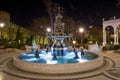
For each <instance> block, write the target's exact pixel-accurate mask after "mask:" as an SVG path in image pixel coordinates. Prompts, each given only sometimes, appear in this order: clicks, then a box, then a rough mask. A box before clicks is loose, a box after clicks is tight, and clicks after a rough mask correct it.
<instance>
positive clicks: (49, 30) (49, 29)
mask: <svg viewBox="0 0 120 80" xmlns="http://www.w3.org/2000/svg"><path fill="white" fill-rule="evenodd" d="M47 32H48V35H49V33H50V32H51V28H47ZM48 46H49V38H48Z"/></svg>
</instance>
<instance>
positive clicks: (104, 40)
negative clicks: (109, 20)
mask: <svg viewBox="0 0 120 80" xmlns="http://www.w3.org/2000/svg"><path fill="white" fill-rule="evenodd" d="M103 27H104V26H103ZM105 44H106V31H105V28H103V45H105Z"/></svg>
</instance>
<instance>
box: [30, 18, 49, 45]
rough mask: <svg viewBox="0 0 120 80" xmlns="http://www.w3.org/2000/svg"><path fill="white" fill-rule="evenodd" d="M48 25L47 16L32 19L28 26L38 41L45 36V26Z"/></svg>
mask: <svg viewBox="0 0 120 80" xmlns="http://www.w3.org/2000/svg"><path fill="white" fill-rule="evenodd" d="M47 27H49V19H48V18H47V17H39V18H36V19H33V21H32V23H31V24H30V26H29V29H30V30H31V31H32V35H33V36H36V38H38V39H37V42H40V40H41V39H43V40H42V41H43V44H44V39H45V37H46V33H47V32H46V28H47Z"/></svg>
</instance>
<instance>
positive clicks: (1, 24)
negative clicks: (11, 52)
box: [0, 23, 5, 39]
mask: <svg viewBox="0 0 120 80" xmlns="http://www.w3.org/2000/svg"><path fill="white" fill-rule="evenodd" d="M4 25H5V24H4V23H0V28H1V33H0V35H1V36H0V38H1V39H2V28H3V27H4Z"/></svg>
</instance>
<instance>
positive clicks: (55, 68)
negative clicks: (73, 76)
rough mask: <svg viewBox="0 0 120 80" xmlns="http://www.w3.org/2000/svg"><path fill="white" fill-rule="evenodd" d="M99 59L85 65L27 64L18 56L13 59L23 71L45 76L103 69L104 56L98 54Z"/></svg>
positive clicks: (16, 65)
mask: <svg viewBox="0 0 120 80" xmlns="http://www.w3.org/2000/svg"><path fill="white" fill-rule="evenodd" d="M98 55H99V56H98V58H96V59H94V60H91V61H89V62H84V63H71V64H41V63H31V62H25V61H23V60H20V59H19V58H18V55H16V56H14V57H13V65H14V66H15V67H16V68H18V69H20V70H23V71H28V72H35V73H45V74H65V73H66V74H67V73H76V72H84V71H88V70H93V69H96V68H99V67H101V66H102V65H103V64H104V60H103V56H101V55H100V54H98Z"/></svg>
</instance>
